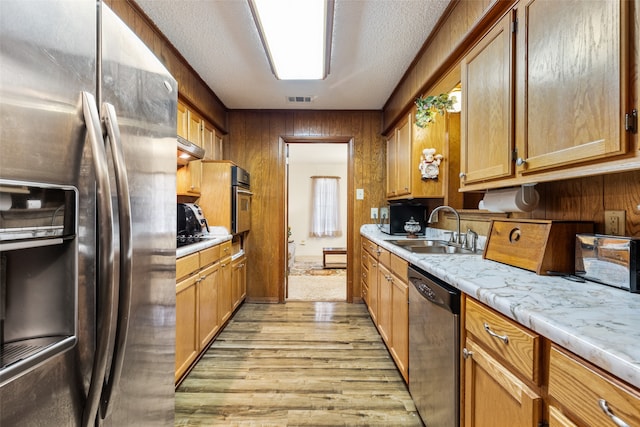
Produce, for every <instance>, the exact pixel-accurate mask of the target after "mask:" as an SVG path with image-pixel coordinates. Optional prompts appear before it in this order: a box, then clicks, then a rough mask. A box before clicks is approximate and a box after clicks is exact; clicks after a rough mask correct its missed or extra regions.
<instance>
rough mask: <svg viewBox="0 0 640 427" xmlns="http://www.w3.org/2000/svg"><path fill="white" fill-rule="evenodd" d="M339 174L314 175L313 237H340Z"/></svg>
mask: <svg viewBox="0 0 640 427" xmlns="http://www.w3.org/2000/svg"><path fill="white" fill-rule="evenodd" d="M339 179H340V177H337V176H312V177H311V191H312V196H313V199H312V209H311V233H310V235H311V236H312V237H338V236H341V235H342V230H341V229H340V206H339V200H340V198H339V189H340V186H339V183H340V182H339V181H338V180H339Z"/></svg>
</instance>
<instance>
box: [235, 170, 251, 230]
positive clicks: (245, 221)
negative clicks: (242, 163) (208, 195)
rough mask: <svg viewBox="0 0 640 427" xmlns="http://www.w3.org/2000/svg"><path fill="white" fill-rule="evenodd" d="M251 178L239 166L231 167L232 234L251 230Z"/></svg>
mask: <svg viewBox="0 0 640 427" xmlns="http://www.w3.org/2000/svg"><path fill="white" fill-rule="evenodd" d="M251 196H253V193H252V192H251V176H250V175H249V172H247V171H246V170H244V169H242V168H241V167H239V166H235V165H234V166H232V167H231V233H232V234H239V233H243V232H245V231H249V230H250V229H251Z"/></svg>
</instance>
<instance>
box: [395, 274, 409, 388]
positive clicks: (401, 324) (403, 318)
mask: <svg viewBox="0 0 640 427" xmlns="http://www.w3.org/2000/svg"><path fill="white" fill-rule="evenodd" d="M405 275H406V273H405ZM391 277H392V280H391V285H392V289H391V356H392V357H393V359H394V360H395V362H396V365H397V366H398V369H399V370H400V373H401V374H402V376H403V378H404V380H405V381H407V382H408V381H409V285H408V283H407V280H406V279H405V280H402V279H401V278H400V277H398V276H396V275H395V274H392V275H391Z"/></svg>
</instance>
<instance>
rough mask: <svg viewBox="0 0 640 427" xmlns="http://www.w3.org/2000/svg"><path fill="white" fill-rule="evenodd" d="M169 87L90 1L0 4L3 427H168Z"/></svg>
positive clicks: (122, 29)
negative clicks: (93, 426) (77, 426)
mask: <svg viewBox="0 0 640 427" xmlns="http://www.w3.org/2000/svg"><path fill="white" fill-rule="evenodd" d="M176 104H177V84H176V81H175V80H174V79H173V78H172V77H171V75H170V74H169V73H168V72H167V70H166V69H165V68H164V67H163V66H162V64H161V63H160V62H159V61H158V59H157V58H156V57H155V56H154V55H153V54H152V53H151V52H150V51H149V50H148V49H147V47H146V46H145V45H144V44H143V43H142V42H141V41H140V40H139V39H138V38H137V37H136V35H135V34H134V33H133V32H132V31H130V30H129V29H128V28H127V27H126V26H125V25H124V24H123V23H122V21H120V20H119V18H118V17H117V16H116V15H115V14H114V13H113V12H112V11H111V10H109V8H108V7H107V6H106V5H104V4H102V3H101V2H100V1H98V2H96V1H95V0H58V1H55V0H48V1H45V0H29V1H24V0H1V1H0V266H1V269H0V355H1V357H0V359H1V364H0V425H1V426H2V427H8V426H23V425H24V426H44V425H49V426H76V425H87V426H89V425H101V424H104V425H110V426H130V425H131V426H133V425H135V426H143V425H150V426H161V425H173V410H174V397H173V396H174V383H173V378H174V363H175V362H174V348H175V245H176V231H175V224H176V209H175V194H176V184H175V152H176V151H175V150H176Z"/></svg>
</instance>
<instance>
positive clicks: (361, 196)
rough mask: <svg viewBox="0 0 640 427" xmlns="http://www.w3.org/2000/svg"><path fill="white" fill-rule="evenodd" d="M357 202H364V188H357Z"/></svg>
mask: <svg viewBox="0 0 640 427" xmlns="http://www.w3.org/2000/svg"><path fill="white" fill-rule="evenodd" d="M356 200H364V188H356Z"/></svg>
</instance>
